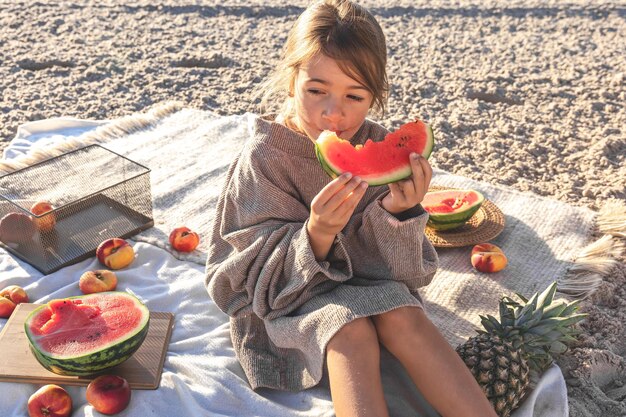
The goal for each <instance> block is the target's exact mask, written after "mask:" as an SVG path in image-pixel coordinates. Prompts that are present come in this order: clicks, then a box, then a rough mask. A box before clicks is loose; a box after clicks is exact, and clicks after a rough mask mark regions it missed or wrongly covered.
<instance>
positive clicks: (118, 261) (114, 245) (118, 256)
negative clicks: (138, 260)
mask: <svg viewBox="0 0 626 417" xmlns="http://www.w3.org/2000/svg"><path fill="white" fill-rule="evenodd" d="M96 257H97V258H98V260H99V261H100V263H101V264H102V265H104V266H106V267H107V268H110V269H121V268H124V267H126V266H128V265H130V264H131V262H133V260H134V259H135V251H134V250H133V247H132V246H130V243H128V242H127V241H125V240H124V239H120V238H117V237H114V238H111V239H107V240H105V241H104V242H102V243H101V244H100V245H99V246H98V248H97V249H96Z"/></svg>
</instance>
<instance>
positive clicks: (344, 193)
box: [324, 177, 361, 211]
mask: <svg viewBox="0 0 626 417" xmlns="http://www.w3.org/2000/svg"><path fill="white" fill-rule="evenodd" d="M359 184H361V179H360V178H359V177H354V178H352V179H351V180H350V181H348V183H347V184H344V186H343V188H340V189H338V190H337V192H336V193H335V194H334V195H333V196H332V197H330V198H329V199H328V201H327V202H326V204H325V205H324V209H325V210H327V211H333V210H336V209H337V207H339V206H341V204H342V203H343V202H344V201H345V200H346V199H348V198H349V197H350V194H351V193H353V191H354V190H355V189H356V188H357V187H358V186H359Z"/></svg>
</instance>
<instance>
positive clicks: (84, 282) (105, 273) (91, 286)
mask: <svg viewBox="0 0 626 417" xmlns="http://www.w3.org/2000/svg"><path fill="white" fill-rule="evenodd" d="M78 287H79V288H80V290H81V291H82V292H83V294H93V293H96V292H104V291H114V290H115V288H116V287H117V277H116V276H115V273H114V272H113V271H109V270H107V269H98V270H96V271H87V272H85V273H84V274H82V275H81V276H80V279H79V280H78Z"/></svg>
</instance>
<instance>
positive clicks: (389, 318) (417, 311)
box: [372, 307, 428, 350]
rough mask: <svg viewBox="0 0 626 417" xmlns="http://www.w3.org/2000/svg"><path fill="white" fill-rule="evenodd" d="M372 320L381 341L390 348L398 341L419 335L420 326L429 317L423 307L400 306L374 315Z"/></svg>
mask: <svg viewBox="0 0 626 417" xmlns="http://www.w3.org/2000/svg"><path fill="white" fill-rule="evenodd" d="M372 320H373V323H374V325H375V327H376V332H377V334H378V338H379V340H380V342H381V343H382V344H383V345H385V347H386V348H387V349H390V348H391V347H392V345H393V344H394V343H396V342H400V343H403V341H405V339H408V338H415V337H419V335H420V334H421V331H420V327H422V326H423V324H424V321H425V320H428V318H427V317H426V314H424V311H423V310H422V309H421V308H418V307H400V308H396V309H394V310H391V311H388V312H386V313H382V314H379V315H377V316H374V317H372ZM390 350H391V349H390Z"/></svg>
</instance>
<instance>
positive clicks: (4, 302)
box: [0, 297, 17, 319]
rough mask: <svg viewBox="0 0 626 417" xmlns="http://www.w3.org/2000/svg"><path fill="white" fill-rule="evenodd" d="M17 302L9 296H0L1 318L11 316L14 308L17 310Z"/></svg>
mask: <svg viewBox="0 0 626 417" xmlns="http://www.w3.org/2000/svg"><path fill="white" fill-rule="evenodd" d="M15 307H17V304H15V303H14V302H13V301H11V299H10V298H8V297H0V318H1V319H6V318H9V317H11V314H13V310H15Z"/></svg>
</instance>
